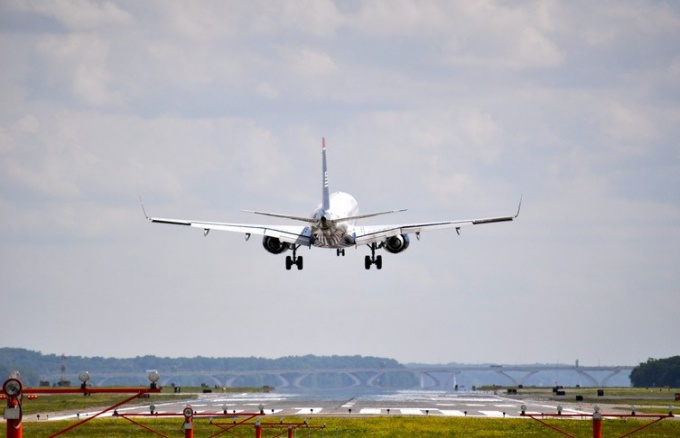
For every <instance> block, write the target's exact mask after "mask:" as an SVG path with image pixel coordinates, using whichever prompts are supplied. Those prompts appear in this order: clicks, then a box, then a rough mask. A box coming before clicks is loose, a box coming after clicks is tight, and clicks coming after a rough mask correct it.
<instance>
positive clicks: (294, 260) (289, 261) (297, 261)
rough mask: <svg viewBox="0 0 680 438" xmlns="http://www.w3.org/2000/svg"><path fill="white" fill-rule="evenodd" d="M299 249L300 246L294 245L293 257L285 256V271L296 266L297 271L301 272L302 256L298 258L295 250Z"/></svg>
mask: <svg viewBox="0 0 680 438" xmlns="http://www.w3.org/2000/svg"><path fill="white" fill-rule="evenodd" d="M299 247H300V245H295V246H294V247H293V257H291V256H286V269H287V270H288V271H290V268H292V267H293V265H295V266H297V268H298V271H302V256H300V257H298V256H297V255H296V252H297V249H298V248H299Z"/></svg>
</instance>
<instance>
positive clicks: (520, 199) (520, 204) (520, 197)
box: [515, 194, 524, 219]
mask: <svg viewBox="0 0 680 438" xmlns="http://www.w3.org/2000/svg"><path fill="white" fill-rule="evenodd" d="M522 197H524V194H522V195H519V205H518V206H517V214H515V219H517V217H519V210H520V209H521V208H522Z"/></svg>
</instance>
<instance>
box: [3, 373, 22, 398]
mask: <svg viewBox="0 0 680 438" xmlns="http://www.w3.org/2000/svg"><path fill="white" fill-rule="evenodd" d="M23 388H24V386H23V385H22V384H21V380H19V379H14V378H12V379H7V380H6V381H5V384H4V385H3V386H2V389H3V391H5V394H7V395H8V396H10V397H16V396H17V395H19V394H21V390H22V389H23Z"/></svg>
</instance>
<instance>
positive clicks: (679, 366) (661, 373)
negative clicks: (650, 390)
mask: <svg viewBox="0 0 680 438" xmlns="http://www.w3.org/2000/svg"><path fill="white" fill-rule="evenodd" d="M630 381H631V382H632V384H633V386H634V387H637V388H640V387H650V386H652V387H655V386H669V387H672V388H678V387H680V356H673V357H669V358H667V359H652V358H650V359H648V360H647V362H646V363H641V364H640V365H639V366H637V367H635V368H634V369H633V371H632V372H631V373H630Z"/></svg>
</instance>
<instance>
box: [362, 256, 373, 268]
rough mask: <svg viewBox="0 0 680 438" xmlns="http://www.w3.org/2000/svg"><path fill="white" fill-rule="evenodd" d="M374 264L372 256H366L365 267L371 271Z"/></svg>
mask: <svg viewBox="0 0 680 438" xmlns="http://www.w3.org/2000/svg"><path fill="white" fill-rule="evenodd" d="M372 263H373V262H372V261H371V257H370V256H366V258H365V259H364V266H365V267H366V269H371V264H372Z"/></svg>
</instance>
